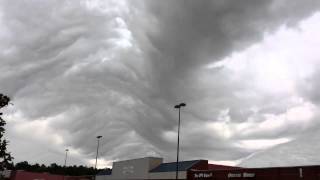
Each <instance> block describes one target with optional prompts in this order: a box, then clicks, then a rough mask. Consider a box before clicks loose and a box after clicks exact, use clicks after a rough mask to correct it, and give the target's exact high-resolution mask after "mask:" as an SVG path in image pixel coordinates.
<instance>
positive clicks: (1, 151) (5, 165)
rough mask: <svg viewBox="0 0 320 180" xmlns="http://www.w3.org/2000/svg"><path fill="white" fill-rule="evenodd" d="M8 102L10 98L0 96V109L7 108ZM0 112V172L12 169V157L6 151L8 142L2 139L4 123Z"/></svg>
mask: <svg viewBox="0 0 320 180" xmlns="http://www.w3.org/2000/svg"><path fill="white" fill-rule="evenodd" d="M9 102H10V98H9V97H8V96H5V95H3V94H0V109H1V108H3V107H5V106H7V105H8V104H9ZM1 116H2V112H0V170H3V169H10V168H12V167H13V164H12V160H13V157H12V156H11V154H10V153H9V152H8V151H7V145H8V141H7V140H6V139H5V138H4V133H5V128H4V126H5V125H6V121H5V120H4V119H2V117H1Z"/></svg>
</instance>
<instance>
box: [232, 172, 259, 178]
mask: <svg viewBox="0 0 320 180" xmlns="http://www.w3.org/2000/svg"><path fill="white" fill-rule="evenodd" d="M255 176H256V174H255V173H246V172H244V173H228V178H241V177H245V178H253V177H255Z"/></svg>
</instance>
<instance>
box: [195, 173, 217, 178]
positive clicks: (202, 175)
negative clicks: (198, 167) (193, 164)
mask: <svg viewBox="0 0 320 180" xmlns="http://www.w3.org/2000/svg"><path fill="white" fill-rule="evenodd" d="M212 176H213V174H212V173H196V174H194V178H211V177H212Z"/></svg>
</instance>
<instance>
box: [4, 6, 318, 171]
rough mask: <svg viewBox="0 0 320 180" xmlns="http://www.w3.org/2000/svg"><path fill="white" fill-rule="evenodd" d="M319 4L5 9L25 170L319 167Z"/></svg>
mask: <svg viewBox="0 0 320 180" xmlns="http://www.w3.org/2000/svg"><path fill="white" fill-rule="evenodd" d="M319 22H320V1H318V0H304V1H301V0H264V1H257V0H237V1H234V0H212V1H205V0H197V1H194V0H172V1H158V0H146V1H143V0H127V1H125V0H122V1H120V0H86V1H85V0H79V1H73V0H69V1H68V0H67V1H61V0H48V1H42V0H24V1H12V0H0V72H1V75H0V93H4V94H6V95H8V96H10V97H11V98H12V102H13V104H14V105H10V106H8V107H7V108H5V109H4V112H5V116H4V118H5V119H6V121H7V126H6V130H7V131H6V137H7V139H8V140H9V141H10V145H9V150H10V151H11V152H12V155H13V156H14V157H15V160H14V161H15V162H19V161H24V160H27V161H29V162H31V163H36V162H37V163H45V164H50V163H53V162H55V163H58V164H61V165H62V164H63V163H64V153H65V149H66V148H68V149H70V151H69V152H70V154H69V157H68V164H83V165H88V166H92V165H93V164H94V162H95V160H94V159H95V150H96V146H97V140H96V138H95V137H96V136H97V135H102V136H103V138H102V139H101V146H100V149H99V150H100V154H99V157H100V158H99V162H98V166H99V167H105V166H111V165H112V162H113V161H116V160H125V159H130V158H139V157H145V156H160V157H163V158H164V160H165V161H166V162H170V161H175V156H176V141H177V122H178V111H177V110H176V109H174V108H173V107H174V105H175V104H177V103H180V102H185V103H186V104H187V106H186V107H185V108H183V109H181V118H182V121H181V122H182V124H181V139H180V140H181V141H180V142H181V149H180V150H181V153H180V155H181V157H180V159H182V160H190V159H200V158H201V159H208V160H210V162H214V163H223V164H238V165H241V166H248V167H260V166H289V165H307V164H320V157H319V154H318V152H319V151H320V143H319V142H320V119H319V117H320V114H319V110H320V92H319V91H318V89H319V88H320V80H319V78H320V23H319Z"/></svg>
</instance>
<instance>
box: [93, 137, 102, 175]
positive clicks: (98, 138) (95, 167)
mask: <svg viewBox="0 0 320 180" xmlns="http://www.w3.org/2000/svg"><path fill="white" fill-rule="evenodd" d="M100 138H102V136H97V140H98V146H97V155H96V165H95V166H94V169H95V170H97V161H98V152H99V140H100Z"/></svg>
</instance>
